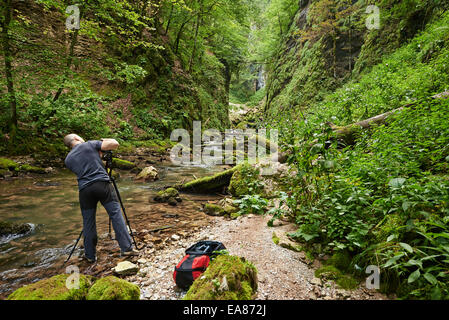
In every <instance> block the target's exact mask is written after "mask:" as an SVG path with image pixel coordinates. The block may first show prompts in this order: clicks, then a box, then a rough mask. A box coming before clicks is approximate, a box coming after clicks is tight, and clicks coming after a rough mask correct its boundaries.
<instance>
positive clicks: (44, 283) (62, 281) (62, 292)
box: [8, 274, 92, 300]
mask: <svg viewBox="0 0 449 320" xmlns="http://www.w3.org/2000/svg"><path fill="white" fill-rule="evenodd" d="M68 277H69V275H68V274H62V275H58V276H54V277H52V278H49V279H45V280H41V281H39V282H36V283H33V284H30V285H28V286H24V287H22V288H20V289H17V290H16V291H14V292H13V293H12V294H11V295H10V296H9V297H8V300H84V299H85V297H86V295H87V293H88V291H89V288H90V286H91V284H92V278H90V277H87V276H84V275H80V277H79V289H70V290H69V289H68V288H67V285H66V282H67V278H68Z"/></svg>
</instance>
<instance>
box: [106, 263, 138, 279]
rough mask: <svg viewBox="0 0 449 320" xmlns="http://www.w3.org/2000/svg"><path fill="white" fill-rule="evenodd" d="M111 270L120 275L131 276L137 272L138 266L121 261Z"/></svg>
mask: <svg viewBox="0 0 449 320" xmlns="http://www.w3.org/2000/svg"><path fill="white" fill-rule="evenodd" d="M112 271H114V272H115V273H117V274H119V275H121V276H131V275H135V274H136V273H137V272H139V267H138V266H137V265H135V264H134V263H132V262H129V261H123V262H119V263H118V264H117V266H116V267H115V268H112Z"/></svg>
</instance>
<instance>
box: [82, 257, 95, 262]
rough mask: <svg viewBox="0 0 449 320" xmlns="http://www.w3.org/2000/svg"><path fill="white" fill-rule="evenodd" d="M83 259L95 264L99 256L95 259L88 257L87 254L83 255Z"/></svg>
mask: <svg viewBox="0 0 449 320" xmlns="http://www.w3.org/2000/svg"><path fill="white" fill-rule="evenodd" d="M81 261H86V262H88V263H90V264H94V263H96V262H97V258H95V259H93V260H92V259H89V258H88V257H86V256H83V257H82V258H81Z"/></svg>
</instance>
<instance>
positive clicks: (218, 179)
mask: <svg viewBox="0 0 449 320" xmlns="http://www.w3.org/2000/svg"><path fill="white" fill-rule="evenodd" d="M239 168H240V166H237V167H234V168H232V169H229V170H225V171H223V172H220V173H217V174H215V175H213V176H209V177H204V178H200V179H197V180H193V181H190V182H188V183H186V184H184V185H182V186H179V187H178V188H179V191H183V192H192V193H200V194H209V193H215V192H221V191H223V189H224V188H226V187H227V186H229V183H230V182H231V177H232V175H233V174H234V172H236V171H238V170H239Z"/></svg>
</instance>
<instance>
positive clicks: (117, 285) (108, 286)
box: [86, 276, 140, 300]
mask: <svg viewBox="0 0 449 320" xmlns="http://www.w3.org/2000/svg"><path fill="white" fill-rule="evenodd" d="M86 299H87V300H139V299H140V289H139V287H138V286H137V285H135V284H132V283H130V282H128V281H125V280H123V279H119V278H117V277H114V276H108V277H105V278H102V279H100V280H98V281H96V282H95V283H94V285H93V286H92V287H91V288H90V289H89V292H88V293H87V297H86Z"/></svg>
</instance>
